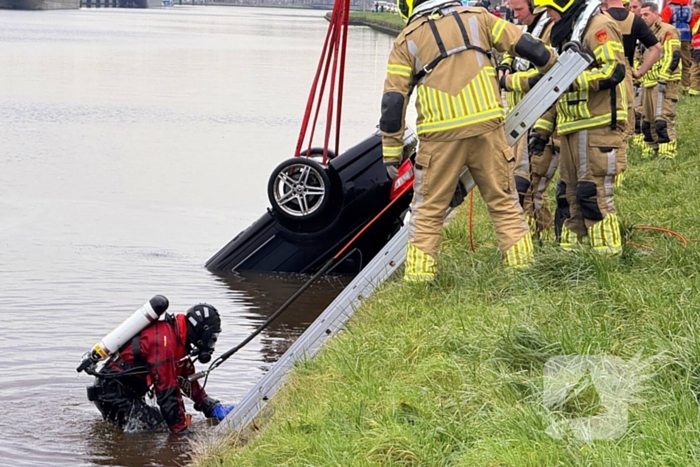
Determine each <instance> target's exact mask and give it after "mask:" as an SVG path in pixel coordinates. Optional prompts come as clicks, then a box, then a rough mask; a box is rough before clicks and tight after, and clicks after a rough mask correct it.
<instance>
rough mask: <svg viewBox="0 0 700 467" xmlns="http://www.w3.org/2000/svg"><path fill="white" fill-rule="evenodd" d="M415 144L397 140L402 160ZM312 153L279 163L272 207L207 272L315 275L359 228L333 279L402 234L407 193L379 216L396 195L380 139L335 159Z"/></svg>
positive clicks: (407, 137)
mask: <svg viewBox="0 0 700 467" xmlns="http://www.w3.org/2000/svg"><path fill="white" fill-rule="evenodd" d="M416 143H417V138H416V136H415V134H414V133H413V131H411V130H406V133H405V134H404V151H403V155H404V160H406V159H410V158H411V157H413V155H414V151H415V147H416ZM322 153H323V150H322V149H318V148H314V149H312V150H311V151H310V153H309V154H305V153H302V154H301V155H300V157H294V158H291V159H288V160H286V161H284V162H282V163H281V164H280V165H279V166H277V168H275V170H274V171H273V172H272V174H271V175H270V179H269V182H268V187H267V192H268V198H269V201H270V205H271V207H269V208H268V209H267V212H265V213H264V214H263V215H262V216H261V217H260V218H259V219H258V220H257V221H255V222H254V223H253V224H252V225H251V226H250V227H248V228H247V229H245V230H244V231H243V232H241V233H239V234H238V235H237V236H236V237H235V238H234V239H233V240H231V241H230V242H229V243H228V244H227V245H226V246H224V247H223V248H222V249H221V250H220V251H219V252H218V253H216V254H215V255H214V256H212V257H211V258H210V259H209V261H207V263H206V268H207V269H208V270H210V271H212V272H217V273H230V272H236V271H240V272H245V271H257V272H285V273H314V272H316V271H317V270H318V269H320V268H321V267H322V266H323V265H324V264H325V263H326V262H327V261H328V260H329V259H330V258H332V257H333V256H334V255H336V254H337V253H338V252H340V251H341V250H342V249H343V247H344V246H345V245H346V244H347V243H348V242H349V241H350V240H351V239H352V238H353V237H354V236H355V235H356V234H357V233H358V232H360V231H361V230H362V229H363V228H364V227H365V226H368V224H369V223H370V222H371V225H369V226H368V227H367V230H366V231H365V232H363V233H362V235H361V236H360V237H359V238H358V239H357V240H356V241H355V242H353V244H352V245H351V247H350V249H349V250H348V253H347V254H346V255H345V257H344V258H339V261H338V262H337V263H336V265H335V266H334V267H333V269H332V271H331V272H333V273H337V274H356V273H358V272H359V271H360V270H361V269H362V268H363V267H364V266H365V265H366V264H367V263H368V262H369V261H370V260H371V259H372V258H373V257H374V256H375V255H376V254H377V252H378V251H379V250H380V249H381V248H382V247H383V246H384V245H385V244H386V242H387V241H388V240H389V239H390V238H391V237H392V236H393V235H394V234H395V233H396V232H397V231H398V230H399V229H400V228H401V226H402V225H403V218H404V216H405V214H406V212H407V210H408V207H409V205H410V202H411V197H412V196H413V191H412V190H411V189H409V190H407V191H404V192H402V194H400V196H399V199H397V200H396V202H394V203H393V204H392V205H391V207H390V208H389V209H387V211H386V212H385V213H383V214H382V215H381V216H379V217H377V218H376V219H375V217H376V216H377V215H378V214H379V213H380V212H381V211H382V210H383V209H384V208H385V207H387V205H389V204H390V200H391V197H392V189H393V190H394V191H393V193H397V191H396V188H397V183H396V182H397V180H394V181H392V180H391V179H390V178H389V177H388V175H387V173H386V169H385V167H384V162H383V159H382V140H381V135H380V134H379V132H376V133H374V134H373V135H372V136H370V137H368V138H367V139H365V140H364V141H362V142H360V143H359V144H357V145H356V146H353V147H352V148H350V149H348V150H347V151H345V152H344V153H343V154H341V155H338V156H337V157H336V156H335V155H334V154H332V153H330V152H329V153H328V163H327V165H323V164H322V163H321V162H319V161H320V160H322V159H323V158H322Z"/></svg>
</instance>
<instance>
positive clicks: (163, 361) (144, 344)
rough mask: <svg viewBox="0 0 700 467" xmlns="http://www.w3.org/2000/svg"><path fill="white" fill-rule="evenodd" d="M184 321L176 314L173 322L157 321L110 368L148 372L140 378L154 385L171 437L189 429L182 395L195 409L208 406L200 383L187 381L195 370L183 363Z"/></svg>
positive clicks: (188, 361)
mask: <svg viewBox="0 0 700 467" xmlns="http://www.w3.org/2000/svg"><path fill="white" fill-rule="evenodd" d="M185 319H186V318H185V315H182V314H179V315H176V316H175V319H174V321H172V322H168V321H167V320H166V321H156V322H155V323H154V324H152V325H151V326H149V327H147V328H146V329H144V330H143V331H141V333H140V334H139V335H138V336H137V337H135V338H134V339H132V341H131V342H129V343H128V344H126V345H125V346H124V347H123V348H122V349H121V351H120V352H119V357H118V358H117V359H116V360H115V361H114V362H112V363H111V365H110V368H111V369H113V370H116V371H124V370H126V369H129V368H134V367H136V366H145V367H147V368H148V373H147V374H142V375H139V378H142V379H144V380H146V383H147V385H149V386H150V385H151V384H152V385H153V389H154V392H155V395H156V400H157V402H158V406H159V407H160V411H161V413H162V415H163V418H164V419H165V422H166V423H167V424H168V426H169V427H170V430H171V431H172V432H174V433H177V432H180V431H182V430H184V429H185V428H187V425H188V422H187V416H186V412H185V404H184V403H183V401H182V395H181V391H182V392H184V393H185V394H186V395H187V396H188V397H189V398H191V399H192V400H193V401H194V403H195V409H197V410H203V408H204V407H206V406H207V405H208V397H207V393H206V392H205V391H204V389H202V387H201V386H200V385H199V383H198V382H197V381H194V382H192V383H190V382H189V381H187V377H188V376H190V375H191V374H193V373H194V372H195V369H194V365H193V364H192V362H191V361H190V360H189V359H185V360H182V359H183V358H184V357H185V356H186V355H187V348H186V342H187V323H186V321H185ZM181 360H182V361H181Z"/></svg>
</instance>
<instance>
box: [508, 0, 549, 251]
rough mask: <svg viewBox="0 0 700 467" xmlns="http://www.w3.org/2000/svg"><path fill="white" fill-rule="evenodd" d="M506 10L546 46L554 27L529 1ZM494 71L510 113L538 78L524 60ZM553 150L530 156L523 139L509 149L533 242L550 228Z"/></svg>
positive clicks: (517, 0)
mask: <svg viewBox="0 0 700 467" xmlns="http://www.w3.org/2000/svg"><path fill="white" fill-rule="evenodd" d="M510 6H511V9H512V10H513V14H514V16H515V18H516V19H517V20H518V22H519V23H520V24H522V25H524V26H525V31H526V32H527V33H528V34H531V35H533V36H534V37H537V38H538V39H541V40H542V41H543V42H544V43H545V44H546V45H549V32H550V30H551V28H552V24H554V23H553V22H552V21H551V20H550V18H549V16H547V14H546V13H545V11H544V9H539V10H535V6H534V4H533V3H532V1H531V0H513V1H511V3H510ZM498 69H499V77H500V83H501V87H502V88H503V89H505V90H506V103H507V105H508V111H511V110H512V109H513V108H514V107H515V106H516V105H517V104H518V102H520V100H521V99H522V98H523V97H524V96H525V93H526V92H527V91H529V90H530V88H531V87H532V86H533V85H534V84H536V83H537V81H538V80H539V77H540V76H541V75H540V74H539V72H538V71H537V69H536V68H535V67H534V66H532V64H531V63H529V62H528V61H527V60H523V59H519V58H514V57H511V56H509V55H508V54H506V55H504V59H503V61H502V62H501V64H500V65H499V67H498ZM557 145H558V144H557ZM554 148H555V143H554V142H552V144H546V145H545V147H544V149H543V150H542V151H538V152H537V153H533V154H530V153H529V150H528V144H527V138H521V139H520V140H519V141H518V143H517V144H516V145H515V147H514V148H513V149H514V151H515V187H516V189H517V190H518V197H519V200H520V204H521V205H522V207H523V210H524V211H525V218H526V219H527V222H528V225H529V226H530V231H531V232H533V236H534V238H535V239H541V240H544V239H546V237H547V233H548V232H550V231H551V227H552V225H553V221H552V213H551V211H550V209H549V204H548V200H547V193H546V190H547V187H548V186H549V183H550V182H551V181H552V178H553V177H554V173H555V172H556V170H557V166H558V164H559V153H558V150H557V151H556V152H555V151H554Z"/></svg>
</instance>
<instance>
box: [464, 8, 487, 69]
mask: <svg viewBox="0 0 700 467" xmlns="http://www.w3.org/2000/svg"><path fill="white" fill-rule="evenodd" d="M467 24H468V25H469V39H471V41H472V44H473V45H475V46H477V47H481V36H479V23H478V21H477V19H476V16H470V17H469V19H468V20H467ZM481 48H483V47H481ZM476 62H477V63H478V64H479V68H481V67H482V66H484V57H482V56H481V54H480V53H477V54H476Z"/></svg>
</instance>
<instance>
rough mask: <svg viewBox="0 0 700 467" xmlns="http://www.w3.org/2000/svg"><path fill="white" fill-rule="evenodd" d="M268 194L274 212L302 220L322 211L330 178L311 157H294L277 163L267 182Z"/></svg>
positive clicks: (329, 185)
mask: <svg viewBox="0 0 700 467" xmlns="http://www.w3.org/2000/svg"><path fill="white" fill-rule="evenodd" d="M267 196H268V199H269V200H270V204H271V205H272V210H273V211H274V212H275V214H277V215H279V216H280V217H282V218H284V219H286V220H293V221H305V220H308V219H313V218H315V217H317V216H319V215H320V214H321V213H323V212H324V211H325V209H326V208H327V207H328V205H329V203H330V198H331V180H330V178H329V177H328V174H327V173H326V169H325V168H324V167H323V166H322V165H321V164H320V163H318V162H316V161H315V160H314V159H310V158H306V157H294V158H292V159H287V160H286V161H284V162H282V163H281V164H280V165H278V166H277V167H276V168H275V170H273V171H272V174H271V175H270V180H269V181H268V183H267Z"/></svg>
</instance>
